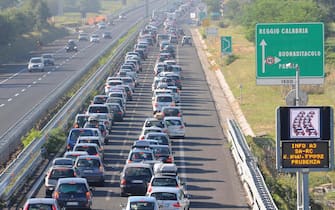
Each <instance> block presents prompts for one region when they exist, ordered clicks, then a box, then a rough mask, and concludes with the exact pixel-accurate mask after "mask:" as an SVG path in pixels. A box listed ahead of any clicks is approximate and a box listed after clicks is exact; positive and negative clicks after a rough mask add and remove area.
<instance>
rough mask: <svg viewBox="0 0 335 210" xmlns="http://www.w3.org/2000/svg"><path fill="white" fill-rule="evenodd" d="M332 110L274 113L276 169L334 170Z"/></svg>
mask: <svg viewBox="0 0 335 210" xmlns="http://www.w3.org/2000/svg"><path fill="white" fill-rule="evenodd" d="M333 139H334V138H333V109H332V108H331V107H328V106H325V107H316V106H315V107H310V106H303V107H279V108H278V109H277V155H276V156H277V158H276V160H277V169H278V170H280V171H284V172H296V171H298V170H301V169H303V168H308V169H310V170H311V171H325V170H330V169H332V167H333V162H334V160H333V159H334V155H333V154H334V142H333Z"/></svg>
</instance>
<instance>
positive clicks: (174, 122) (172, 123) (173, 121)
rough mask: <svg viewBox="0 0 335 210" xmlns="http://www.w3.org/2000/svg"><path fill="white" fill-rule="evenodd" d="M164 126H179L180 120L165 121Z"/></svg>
mask: <svg viewBox="0 0 335 210" xmlns="http://www.w3.org/2000/svg"><path fill="white" fill-rule="evenodd" d="M166 124H167V125H168V126H169V125H181V121H180V120H166Z"/></svg>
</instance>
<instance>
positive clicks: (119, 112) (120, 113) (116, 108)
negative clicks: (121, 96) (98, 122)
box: [106, 102, 125, 122]
mask: <svg viewBox="0 0 335 210" xmlns="http://www.w3.org/2000/svg"><path fill="white" fill-rule="evenodd" d="M106 105H107V106H109V107H110V109H111V110H112V111H113V115H114V116H113V117H114V120H115V121H116V122H122V121H123V118H124V116H125V111H124V109H123V108H122V107H121V105H120V104H119V103H109V102H108V103H106Z"/></svg>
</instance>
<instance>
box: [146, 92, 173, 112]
mask: <svg viewBox="0 0 335 210" xmlns="http://www.w3.org/2000/svg"><path fill="white" fill-rule="evenodd" d="M164 106H175V101H174V98H173V96H172V95H171V94H161V95H157V96H156V97H155V98H154V99H153V101H152V110H153V112H154V114H156V112H160V111H161V110H162V108H163V107H164Z"/></svg>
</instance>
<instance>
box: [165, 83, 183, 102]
mask: <svg viewBox="0 0 335 210" xmlns="http://www.w3.org/2000/svg"><path fill="white" fill-rule="evenodd" d="M166 89H168V90H171V91H172V93H171V94H172V95H173V97H174V101H175V102H176V103H180V89H179V88H178V87H177V86H167V87H166Z"/></svg>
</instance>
